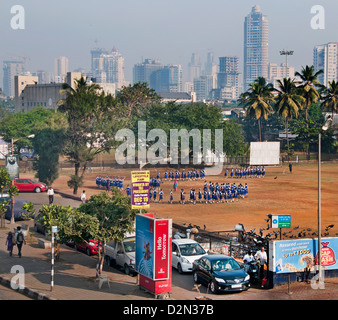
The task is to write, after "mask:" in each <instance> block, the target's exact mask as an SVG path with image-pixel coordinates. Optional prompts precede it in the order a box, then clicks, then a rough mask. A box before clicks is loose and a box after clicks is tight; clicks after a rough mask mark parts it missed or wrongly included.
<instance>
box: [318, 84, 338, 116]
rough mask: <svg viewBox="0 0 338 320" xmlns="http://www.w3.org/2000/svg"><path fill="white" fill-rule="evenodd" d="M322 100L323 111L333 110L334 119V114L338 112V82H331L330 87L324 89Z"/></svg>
mask: <svg viewBox="0 0 338 320" xmlns="http://www.w3.org/2000/svg"><path fill="white" fill-rule="evenodd" d="M322 99H323V102H322V104H321V107H322V108H323V110H331V111H332V119H333V114H334V112H335V111H336V112H337V110H338V82H336V81H335V80H332V81H331V82H330V81H329V83H328V87H324V88H323V91H322Z"/></svg>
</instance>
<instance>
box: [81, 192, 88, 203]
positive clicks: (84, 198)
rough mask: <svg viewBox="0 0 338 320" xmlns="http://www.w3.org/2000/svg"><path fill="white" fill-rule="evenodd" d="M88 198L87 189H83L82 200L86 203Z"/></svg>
mask: <svg viewBox="0 0 338 320" xmlns="http://www.w3.org/2000/svg"><path fill="white" fill-rule="evenodd" d="M86 200H87V197H86V190H83V191H82V193H81V201H82V203H85V202H86Z"/></svg>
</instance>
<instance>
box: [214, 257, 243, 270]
mask: <svg viewBox="0 0 338 320" xmlns="http://www.w3.org/2000/svg"><path fill="white" fill-rule="evenodd" d="M212 269H213V270H214V271H229V270H236V269H240V266H239V264H238V262H237V261H236V260H235V259H218V260H215V261H212Z"/></svg>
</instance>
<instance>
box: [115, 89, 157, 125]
mask: <svg viewBox="0 0 338 320" xmlns="http://www.w3.org/2000/svg"><path fill="white" fill-rule="evenodd" d="M116 99H117V101H118V103H120V104H121V105H122V106H123V108H122V109H121V110H122V113H121V114H120V118H122V119H124V121H125V122H127V123H129V121H130V120H131V119H132V117H133V116H140V115H141V113H142V112H144V111H145V109H146V108H147V107H149V106H150V105H151V104H154V103H155V104H156V103H158V102H159V101H160V97H159V96H158V95H157V94H156V92H155V90H154V89H150V88H149V87H148V85H147V83H141V82H137V83H135V84H134V85H129V86H123V87H122V89H121V90H120V91H119V92H118V94H117V96H116Z"/></svg>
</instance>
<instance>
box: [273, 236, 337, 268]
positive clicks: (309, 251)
mask: <svg viewBox="0 0 338 320" xmlns="http://www.w3.org/2000/svg"><path fill="white" fill-rule="evenodd" d="M321 240H322V241H321V265H322V266H323V267H324V269H325V270H333V269H338V263H337V254H338V238H322V239H321ZM271 256H272V257H274V259H273V261H272V263H271V264H270V270H271V271H273V272H276V273H290V272H303V271H304V269H305V268H307V269H309V270H313V269H314V267H315V265H316V264H317V263H318V239H297V240H282V241H273V252H272V255H271Z"/></svg>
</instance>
